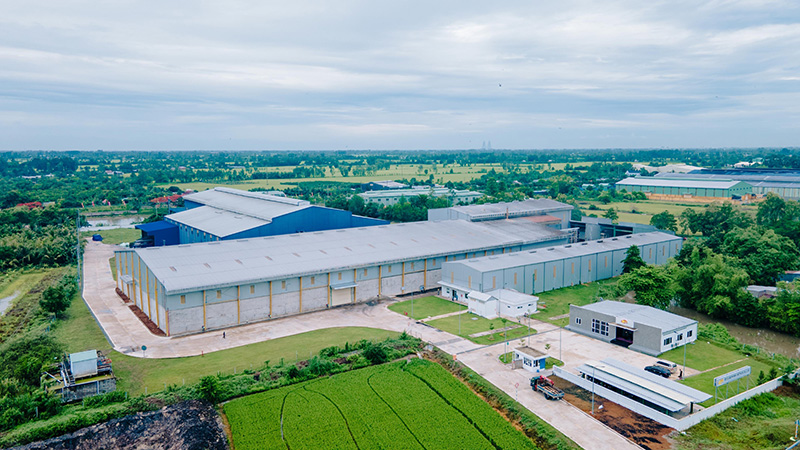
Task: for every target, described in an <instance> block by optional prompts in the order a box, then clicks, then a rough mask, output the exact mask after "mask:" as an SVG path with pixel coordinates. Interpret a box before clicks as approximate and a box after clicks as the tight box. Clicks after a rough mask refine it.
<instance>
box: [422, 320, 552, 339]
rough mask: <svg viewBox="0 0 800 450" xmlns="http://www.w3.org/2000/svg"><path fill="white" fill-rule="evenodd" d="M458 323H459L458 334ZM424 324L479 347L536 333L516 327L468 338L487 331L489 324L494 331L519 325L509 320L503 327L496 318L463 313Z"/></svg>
mask: <svg viewBox="0 0 800 450" xmlns="http://www.w3.org/2000/svg"><path fill="white" fill-rule="evenodd" d="M459 321H460V322H461V332H460V333H459ZM426 323H427V324H428V325H430V326H432V327H436V328H438V329H440V330H442V331H447V332H448V333H451V334H455V335H457V336H461V337H463V338H465V339H469V340H470V341H472V342H474V343H476V344H479V345H491V344H497V343H498V342H503V341H504V340H506V339H508V340H511V339H516V338H519V337H522V336H527V335H529V334H532V333H536V330H534V329H533V328H528V327H526V326H518V327H517V328H514V329H512V330H508V332H507V333H503V332H501V331H498V332H495V333H493V334H491V335H486V336H479V337H470V336H469V335H470V334H475V333H481V332H484V331H489V325H490V324H493V325H494V329H495V330H499V329H500V328H503V327H504V326H513V325H519V324H518V323H517V322H513V321H511V320H509V321H508V322H507V323H506V325H503V321H502V319H499V318H498V319H492V320H489V319H484V318H483V317H481V316H478V315H475V314H472V313H465V314H458V315H456V316H450V317H444V318H442V319H436V320H431V321H430V322H426Z"/></svg>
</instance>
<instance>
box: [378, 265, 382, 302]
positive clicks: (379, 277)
mask: <svg viewBox="0 0 800 450" xmlns="http://www.w3.org/2000/svg"><path fill="white" fill-rule="evenodd" d="M382 268H383V266H381V265H379V266H378V295H381V288H383V281H382V280H381V269H382Z"/></svg>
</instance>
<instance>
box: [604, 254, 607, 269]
mask: <svg viewBox="0 0 800 450" xmlns="http://www.w3.org/2000/svg"><path fill="white" fill-rule="evenodd" d="M604 267H608V256H606V259H605V266H604Z"/></svg>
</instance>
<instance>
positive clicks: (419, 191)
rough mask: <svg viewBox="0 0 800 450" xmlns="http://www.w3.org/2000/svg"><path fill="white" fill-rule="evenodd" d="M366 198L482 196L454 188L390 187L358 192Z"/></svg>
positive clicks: (478, 193)
mask: <svg viewBox="0 0 800 450" xmlns="http://www.w3.org/2000/svg"><path fill="white" fill-rule="evenodd" d="M358 195H360V196H362V197H364V198H376V197H403V196H405V197H411V196H415V195H433V196H434V197H442V196H444V197H450V196H454V195H456V196H463V195H477V196H479V197H480V196H482V195H483V194H481V193H480V192H475V191H466V190H454V189H449V188H433V189H430V188H413V189H390V190H385V191H367V192H362V193H360V194H358Z"/></svg>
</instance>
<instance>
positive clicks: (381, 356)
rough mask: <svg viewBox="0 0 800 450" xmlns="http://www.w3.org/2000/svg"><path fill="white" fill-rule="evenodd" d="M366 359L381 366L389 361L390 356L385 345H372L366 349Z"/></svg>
mask: <svg viewBox="0 0 800 450" xmlns="http://www.w3.org/2000/svg"><path fill="white" fill-rule="evenodd" d="M364 358H367V360H368V361H369V362H371V363H372V364H381V363H385V362H386V361H387V360H388V359H389V355H388V354H387V353H386V349H385V348H383V345H381V344H373V343H370V344H369V345H368V346H367V347H366V348H365V349H364Z"/></svg>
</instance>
